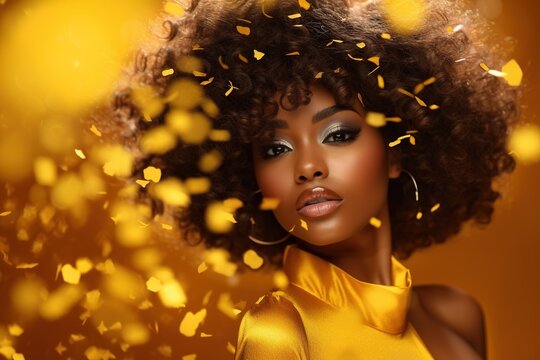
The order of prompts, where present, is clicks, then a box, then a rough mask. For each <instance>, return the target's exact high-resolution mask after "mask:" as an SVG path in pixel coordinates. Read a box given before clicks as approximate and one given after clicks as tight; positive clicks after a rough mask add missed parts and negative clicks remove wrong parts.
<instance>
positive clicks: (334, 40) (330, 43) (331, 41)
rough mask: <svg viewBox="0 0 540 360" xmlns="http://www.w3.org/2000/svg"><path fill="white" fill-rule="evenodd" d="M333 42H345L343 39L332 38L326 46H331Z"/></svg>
mask: <svg viewBox="0 0 540 360" xmlns="http://www.w3.org/2000/svg"><path fill="white" fill-rule="evenodd" d="M333 43H338V44H341V43H343V40H336V39H333V40H330V42H329V43H328V44H326V46H330V45H332V44H333Z"/></svg>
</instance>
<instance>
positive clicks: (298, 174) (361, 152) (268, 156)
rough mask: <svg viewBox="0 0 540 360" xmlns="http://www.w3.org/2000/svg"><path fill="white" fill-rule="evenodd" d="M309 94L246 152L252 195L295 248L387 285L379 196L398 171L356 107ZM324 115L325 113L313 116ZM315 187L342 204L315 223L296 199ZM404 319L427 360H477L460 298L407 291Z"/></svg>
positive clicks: (475, 307) (473, 315)
mask: <svg viewBox="0 0 540 360" xmlns="http://www.w3.org/2000/svg"><path fill="white" fill-rule="evenodd" d="M310 90H311V91H312V93H313V95H312V97H311V102H310V103H309V104H307V105H305V106H300V107H299V108H297V109H296V110H294V111H286V110H284V109H283V108H280V109H279V112H278V114H277V116H276V119H278V121H279V122H280V124H281V126H280V128H278V129H277V130H276V134H275V138H274V140H273V141H272V142H271V143H265V144H254V145H253V159H254V165H255V175H256V178H257V183H258V185H259V188H260V189H261V191H262V194H263V196H265V197H271V198H277V199H279V205H278V207H277V208H276V209H274V210H273V214H274V216H275V217H276V219H277V221H278V222H279V223H280V225H281V226H282V227H283V228H284V229H287V230H290V229H291V228H293V227H294V228H293V230H292V231H291V233H292V234H293V235H294V236H295V237H296V238H297V239H298V244H299V246H300V247H301V248H303V249H304V250H306V251H309V252H311V253H313V254H315V255H317V256H319V257H321V258H323V259H326V260H327V261H329V262H331V263H333V264H335V265H336V266H338V267H340V268H341V269H343V270H344V271H346V272H347V273H349V274H350V275H352V276H354V277H355V278H356V279H359V280H361V281H364V282H369V283H375V284H383V285H391V284H392V281H393V279H392V274H391V255H392V241H391V228H390V217H389V210H388V204H387V189H388V181H389V179H391V178H397V177H399V175H400V172H401V166H400V163H399V161H398V160H397V156H396V155H395V153H394V152H393V151H391V148H389V147H388V146H387V144H385V143H384V141H383V138H382V136H381V134H380V132H379V130H378V129H376V128H374V127H372V126H369V125H368V124H367V123H366V114H365V110H364V108H363V106H362V104H361V102H360V101H359V100H357V101H356V102H355V104H354V105H353V106H352V107H349V108H345V107H336V101H335V99H334V97H333V96H332V94H331V93H330V92H328V90H326V89H325V88H324V87H321V86H318V85H315V86H313V87H312V88H311V89H310ZM279 96H280V94H279V93H278V94H276V95H275V98H276V100H279ZM325 109H329V110H330V111H325V112H321V110H325ZM315 186H323V187H325V188H329V189H331V190H333V191H334V192H336V193H337V194H338V195H339V197H340V198H342V199H343V203H342V204H341V206H340V207H339V208H338V209H337V210H336V211H334V212H333V213H331V214H328V215H325V216H323V217H320V218H316V219H314V218H307V217H303V216H302V215H300V214H299V213H297V211H296V199H297V197H298V195H299V194H300V193H301V192H302V191H303V190H305V189H311V188H313V187H315ZM371 217H376V218H378V219H379V220H381V226H380V227H379V228H375V227H374V226H372V225H371V224H370V222H369V220H370V218H371ZM301 220H303V221H305V223H306V224H307V228H308V229H307V230H306V229H305V228H304V227H302V226H301ZM409 319H410V321H411V323H412V324H413V326H414V327H415V329H416V330H417V332H418V333H419V335H420V337H421V338H422V340H423V341H424V343H425V344H426V346H427V348H428V350H429V351H430V352H431V354H432V355H433V356H434V357H435V359H437V360H439V359H440V360H444V359H482V358H485V331H484V318H483V316H482V308H481V306H480V305H479V304H478V303H477V302H476V301H475V300H474V298H472V297H471V296H469V295H468V294H466V293H464V292H462V291H459V290H457V289H452V288H450V287H445V286H438V285H421V286H413V288H412V296H411V307H410V311H409Z"/></svg>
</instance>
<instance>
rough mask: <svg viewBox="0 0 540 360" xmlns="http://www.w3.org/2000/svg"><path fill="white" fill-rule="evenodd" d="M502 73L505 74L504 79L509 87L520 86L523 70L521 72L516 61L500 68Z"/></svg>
mask: <svg viewBox="0 0 540 360" xmlns="http://www.w3.org/2000/svg"><path fill="white" fill-rule="evenodd" d="M502 72H503V73H506V74H507V75H506V76H505V77H504V78H505V80H506V81H507V82H508V84H509V85H510V86H519V85H521V81H522V79H523V70H521V67H520V66H519V64H518V63H517V61H516V60H514V59H512V60H510V61H509V62H508V63H506V64H505V65H504V66H503V68H502Z"/></svg>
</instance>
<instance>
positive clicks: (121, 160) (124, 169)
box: [96, 145, 133, 176]
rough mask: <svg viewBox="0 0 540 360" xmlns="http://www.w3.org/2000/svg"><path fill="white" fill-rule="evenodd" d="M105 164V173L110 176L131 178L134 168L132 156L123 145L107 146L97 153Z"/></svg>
mask: <svg viewBox="0 0 540 360" xmlns="http://www.w3.org/2000/svg"><path fill="white" fill-rule="evenodd" d="M96 155H97V158H98V160H99V161H100V162H101V163H102V164H103V172H104V173H105V174H107V175H109V176H129V175H131V170H132V166H133V156H132V154H131V153H130V152H129V151H127V150H126V149H124V148H123V147H122V146H121V145H106V146H103V147H100V148H99V149H98V150H97V152H96Z"/></svg>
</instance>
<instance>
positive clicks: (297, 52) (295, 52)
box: [285, 51, 300, 56]
mask: <svg viewBox="0 0 540 360" xmlns="http://www.w3.org/2000/svg"><path fill="white" fill-rule="evenodd" d="M285 55H286V56H298V55H300V52H299V51H293V52H290V53H287V54H285Z"/></svg>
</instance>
